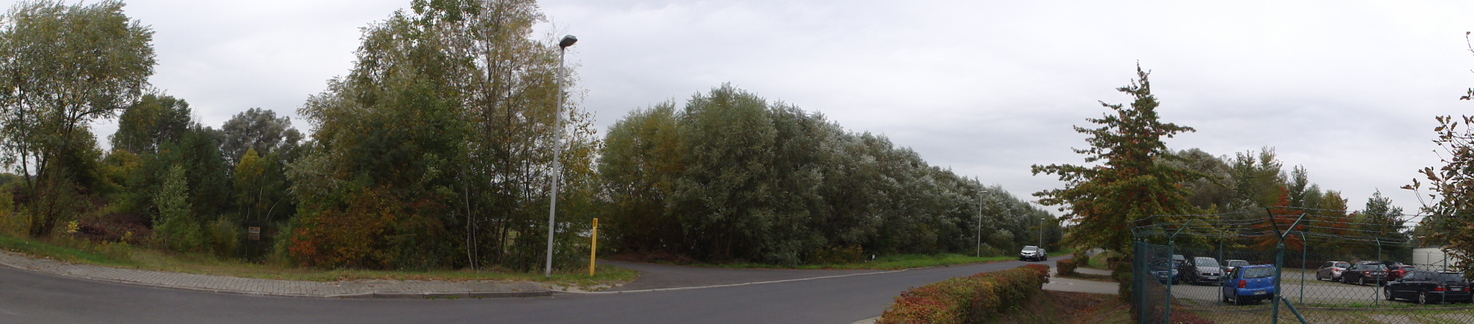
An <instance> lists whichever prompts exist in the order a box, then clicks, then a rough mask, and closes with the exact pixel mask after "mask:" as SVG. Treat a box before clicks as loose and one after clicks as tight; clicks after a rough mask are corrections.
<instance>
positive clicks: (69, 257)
mask: <svg viewBox="0 0 1474 324" xmlns="http://www.w3.org/2000/svg"><path fill="white" fill-rule="evenodd" d="M0 249H4V250H8V251H13V252H20V253H24V254H28V255H31V256H37V257H45V258H51V259H55V260H60V261H66V262H72V263H80V264H91V265H99V266H107V267H115V268H127V269H140V270H155V271H169V272H182V273H194V274H206V275H216V276H231V277H242V278H259V279H281V280H301V281H337V280H359V279H391V280H449V281H460V280H497V281H536V282H546V283H552V284H557V285H561V286H581V287H595V286H600V285H608V284H613V283H622V282H629V281H632V280H634V279H635V277H636V276H637V275H638V274H637V273H636V272H635V271H634V270H629V269H625V268H620V267H615V266H608V265H600V266H599V267H598V271H596V273H597V275H595V276H593V277H590V276H589V275H588V268H587V267H582V268H578V269H567V270H563V271H555V272H554V273H553V276H552V277H551V278H545V277H543V275H542V272H541V271H538V272H534V273H529V272H516V271H506V270H501V269H493V270H483V271H470V270H430V271H409V270H403V271H381V270H353V269H317V268H302V267H291V266H284V265H277V264H271V263H254V262H245V261H241V260H237V259H226V258H219V257H215V256H213V255H208V254H177V253H169V252H163V251H158V250H154V249H149V248H142V247H137V246H128V245H125V244H97V243H92V242H87V241H81V240H72V239H66V238H58V239H53V240H50V241H42V240H33V239H23V238H17V237H13V236H8V235H0Z"/></svg>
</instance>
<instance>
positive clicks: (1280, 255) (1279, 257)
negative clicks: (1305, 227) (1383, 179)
mask: <svg viewBox="0 0 1474 324" xmlns="http://www.w3.org/2000/svg"><path fill="white" fill-rule="evenodd" d="M1284 267H1285V241H1284V239H1283V238H1281V239H1280V244H1279V246H1278V247H1277V248H1276V249H1275V253H1274V294H1275V295H1278V296H1275V297H1277V298H1274V311H1273V312H1271V316H1274V317H1273V318H1272V319H1271V320H1270V323H1273V324H1279V322H1280V299H1281V298H1279V297H1284V295H1285V291H1284V290H1281V289H1280V277H1284V274H1285V271H1284Z"/></svg>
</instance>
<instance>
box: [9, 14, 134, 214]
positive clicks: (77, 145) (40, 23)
mask: <svg viewBox="0 0 1474 324" xmlns="http://www.w3.org/2000/svg"><path fill="white" fill-rule="evenodd" d="M152 39H153V31H150V30H149V29H148V27H144V26H143V25H142V24H140V23H139V22H138V21H137V20H131V19H129V18H128V17H127V16H125V15H123V3H122V2H121V1H103V2H98V3H94V4H90V5H83V4H76V5H70V6H68V5H65V4H63V3H62V2H60V1H27V2H21V3H19V4H16V5H15V6H14V7H12V8H11V11H10V12H9V13H7V14H6V15H5V16H4V17H3V18H0V122H3V128H0V135H3V141H0V144H3V148H4V149H5V152H6V153H7V154H6V159H5V161H4V162H8V163H6V164H10V165H15V166H16V167H17V169H19V170H18V171H20V173H21V174H23V175H25V180H26V188H27V189H28V192H27V195H26V196H27V198H26V200H28V202H26V205H28V207H29V209H30V211H31V213H32V214H33V216H34V218H33V221H32V224H31V230H30V231H31V234H33V235H46V234H48V233H50V232H51V229H52V228H53V227H55V226H56V224H57V221H58V220H59V219H60V218H63V217H67V215H69V214H70V213H72V212H74V211H75V210H74V209H75V208H77V206H79V205H80V204H76V203H73V202H74V199H75V198H74V197H76V196H77V195H80V194H86V193H87V192H86V191H87V188H90V187H93V184H92V183H91V182H92V181H93V180H95V179H94V178H95V176H94V175H92V174H91V173H92V172H93V170H91V169H95V166H92V165H91V164H95V161H96V160H98V159H99V156H100V152H97V149H96V143H95V139H94V138H93V135H92V133H91V131H90V130H89V129H88V125H89V124H90V123H91V122H92V121H95V120H97V119H99V118H112V117H114V116H115V115H116V114H117V113H118V111H120V110H122V109H123V108H124V107H125V106H127V105H128V104H130V103H131V102H133V101H134V100H137V99H138V98H139V96H141V95H142V92H143V88H144V86H145V85H146V84H147V79H148V76H149V75H151V74H153V66H154V50H153V46H152V45H151V44H150V42H151V41H152Z"/></svg>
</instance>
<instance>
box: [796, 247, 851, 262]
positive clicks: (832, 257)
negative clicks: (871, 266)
mask: <svg viewBox="0 0 1474 324" xmlns="http://www.w3.org/2000/svg"><path fill="white" fill-rule="evenodd" d="M864 255H865V250H863V249H861V248H860V246H859V245H851V246H831V247H826V248H819V249H816V250H814V251H813V252H809V260H808V261H809V264H841V263H854V262H860V259H861V258H862V257H863V256H864Z"/></svg>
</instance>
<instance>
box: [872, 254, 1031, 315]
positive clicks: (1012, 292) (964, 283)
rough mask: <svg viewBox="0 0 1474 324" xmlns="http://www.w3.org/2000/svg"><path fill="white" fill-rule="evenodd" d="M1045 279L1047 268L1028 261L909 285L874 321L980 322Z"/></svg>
mask: <svg viewBox="0 0 1474 324" xmlns="http://www.w3.org/2000/svg"><path fill="white" fill-rule="evenodd" d="M1046 282H1049V267H1047V266H1044V265H1038V264H1029V265H1024V266H1022V267H1018V268H1013V269H1008V270H1002V271H994V272H984V273H979V274H975V275H971V276H966V277H957V278H952V279H947V280H944V281H941V282H938V283H933V284H929V285H925V286H921V287H916V288H911V289H910V290H906V291H905V292H902V293H901V296H900V297H896V302H895V304H892V305H891V307H890V309H888V310H886V311H885V313H883V314H881V315H880V319H879V320H878V321H876V323H918V324H919V323H938V324H947V323H984V322H986V321H987V320H988V319H991V318H994V317H997V316H998V315H1000V314H1003V313H1004V312H1006V311H1008V310H1011V309H1016V308H1018V307H1019V306H1020V305H1021V304H1022V303H1023V302H1025V301H1027V300H1029V298H1031V297H1033V296H1034V295H1036V294H1037V293H1038V292H1039V291H1040V290H1041V288H1042V287H1043V285H1044V283H1046Z"/></svg>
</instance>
